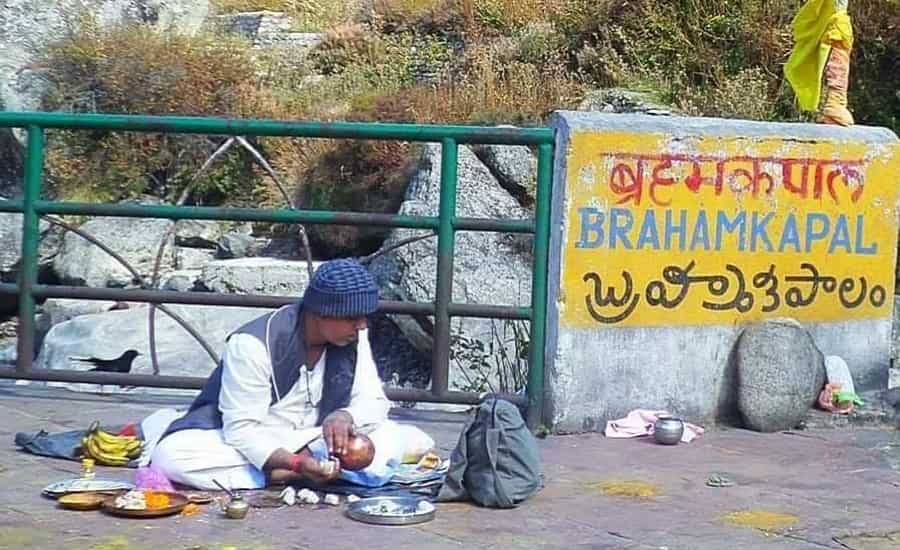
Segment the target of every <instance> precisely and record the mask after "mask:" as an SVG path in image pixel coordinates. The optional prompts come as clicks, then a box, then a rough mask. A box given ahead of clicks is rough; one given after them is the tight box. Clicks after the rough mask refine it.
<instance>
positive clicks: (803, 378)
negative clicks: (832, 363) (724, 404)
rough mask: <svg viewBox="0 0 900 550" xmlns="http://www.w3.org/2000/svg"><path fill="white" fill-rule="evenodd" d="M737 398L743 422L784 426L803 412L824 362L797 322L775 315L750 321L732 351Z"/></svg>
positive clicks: (768, 428)
mask: <svg viewBox="0 0 900 550" xmlns="http://www.w3.org/2000/svg"><path fill="white" fill-rule="evenodd" d="M735 351H736V353H735V358H736V361H737V401H738V410H739V412H740V414H741V417H742V418H743V420H744V423H745V425H746V426H747V427H748V428H750V429H753V430H756V431H760V432H775V431H780V430H789V429H791V428H794V427H796V426H797V424H798V423H799V422H800V421H801V420H802V419H803V418H804V416H806V414H807V413H808V412H809V409H810V407H812V405H813V404H814V402H815V401H816V397H817V396H818V394H819V392H820V391H821V390H822V388H823V387H824V386H825V360H824V356H823V355H822V353H821V352H820V351H819V349H818V348H817V347H816V344H815V342H814V341H813V339H812V336H810V334H809V332H807V331H806V329H804V328H803V327H802V326H801V325H800V324H799V323H797V322H796V321H793V320H790V319H775V320H769V321H765V322H762V323H759V324H755V325H751V326H749V327H748V328H746V329H745V330H744V331H743V333H742V334H741V336H740V338H739V340H738V342H737V349H736V350H735Z"/></svg>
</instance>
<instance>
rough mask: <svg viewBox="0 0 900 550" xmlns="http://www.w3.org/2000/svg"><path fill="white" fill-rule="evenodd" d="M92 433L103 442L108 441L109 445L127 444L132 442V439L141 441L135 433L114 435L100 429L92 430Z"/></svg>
mask: <svg viewBox="0 0 900 550" xmlns="http://www.w3.org/2000/svg"><path fill="white" fill-rule="evenodd" d="M91 435H93V436H94V437H96V438H97V439H99V440H100V441H102V442H103V443H107V444H109V445H125V444H128V443H131V442H132V441H140V440H139V439H138V438H136V437H134V436H133V435H114V434H111V433H109V432H107V431H104V430H100V429H97V430H94V431H93V432H91Z"/></svg>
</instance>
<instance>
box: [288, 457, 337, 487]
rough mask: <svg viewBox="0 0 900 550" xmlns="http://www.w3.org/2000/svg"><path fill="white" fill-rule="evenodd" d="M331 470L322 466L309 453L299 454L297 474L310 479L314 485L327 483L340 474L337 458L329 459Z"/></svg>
mask: <svg viewBox="0 0 900 550" xmlns="http://www.w3.org/2000/svg"><path fill="white" fill-rule="evenodd" d="M331 465H332V468H331V470H330V471H329V470H326V469H325V468H323V466H322V464H321V463H320V462H319V461H318V460H316V459H315V458H313V457H311V456H309V455H305V456H304V455H301V458H300V464H299V468H298V469H297V470H296V472H297V473H298V474H300V475H301V476H303V477H304V478H306V479H308V480H310V481H312V482H313V483H315V484H316V485H327V484H329V483H331V482H332V481H334V480H336V479H337V478H339V477H340V476H341V463H340V461H338V460H332V461H331Z"/></svg>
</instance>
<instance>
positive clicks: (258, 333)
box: [160, 303, 356, 439]
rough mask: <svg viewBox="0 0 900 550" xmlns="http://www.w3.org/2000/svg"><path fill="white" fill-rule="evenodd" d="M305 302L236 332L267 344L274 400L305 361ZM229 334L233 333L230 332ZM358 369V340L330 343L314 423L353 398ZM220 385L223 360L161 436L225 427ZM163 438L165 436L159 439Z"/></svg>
mask: <svg viewBox="0 0 900 550" xmlns="http://www.w3.org/2000/svg"><path fill="white" fill-rule="evenodd" d="M302 313H303V304H302V303H297V304H293V305H289V306H284V307H282V308H280V309H278V310H276V311H273V312H271V313H268V314H266V315H263V316H262V317H259V318H258V319H254V320H253V321H250V322H249V323H247V324H245V325H244V326H242V327H241V328H239V329H237V330H236V331H234V332H233V333H232V334H249V335H251V336H253V337H255V338H257V339H258V340H259V341H260V342H262V343H263V344H264V345H266V349H267V350H268V352H269V360H270V361H271V364H272V371H273V375H274V376H273V378H274V384H272V391H271V395H272V400H271V403H272V404H274V403H276V402H277V401H279V400H280V399H281V398H282V397H284V396H285V395H287V394H288V393H289V392H290V391H291V389H292V388H293V387H294V384H296V383H297V380H298V379H299V378H300V368H301V365H303V364H305V362H306V345H305V342H304V338H305V336H304V335H305V332H304V325H303V314H302ZM229 337H230V336H229ZM355 373H356V343H353V344H350V345H347V346H332V345H328V346H327V347H326V356H325V376H324V379H323V381H322V400H321V401H320V402H319V416H318V420H317V422H316V425H321V424H322V422H323V421H324V420H325V417H326V416H328V415H329V414H331V413H332V412H334V411H335V410H337V409H340V408H342V407H346V406H347V405H348V404H349V403H350V393H351V391H352V389H353V378H354V375H355ZM221 388H222V364H221V362H220V363H219V366H218V367H216V369H215V370H214V371H213V372H212V374H210V376H209V379H208V380H207V381H206V383H205V384H204V385H203V389H202V390H201V391H200V395H198V396H197V398H196V399H195V400H194V402H193V403H192V404H191V407H190V409H188V412H187V413H186V414H185V415H184V416H183V417H181V418H179V419H177V420H175V421H174V422H172V424H170V425H169V427H168V428H167V429H166V431H165V433H164V434H163V436H162V437H166V436H167V435H169V434H172V433H175V432H177V431H181V430H192V429H201V430H213V429H219V428H221V427H222V413H221V412H220V411H219V391H220V390H221ZM160 439H161V438H160Z"/></svg>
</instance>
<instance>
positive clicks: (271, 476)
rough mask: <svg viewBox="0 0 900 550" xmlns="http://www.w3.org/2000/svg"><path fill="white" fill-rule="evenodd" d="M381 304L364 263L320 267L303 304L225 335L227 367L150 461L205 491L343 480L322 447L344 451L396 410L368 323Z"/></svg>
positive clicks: (223, 364)
mask: <svg viewBox="0 0 900 550" xmlns="http://www.w3.org/2000/svg"><path fill="white" fill-rule="evenodd" d="M377 305H378V288H377V287H376V286H375V283H374V281H373V279H372V277H371V275H369V273H368V271H366V269H365V268H364V267H363V266H362V265H360V264H359V263H357V262H355V261H352V260H333V261H330V262H326V263H324V264H323V265H321V266H320V267H319V269H318V270H317V271H316V273H315V275H314V277H313V279H312V281H310V284H309V286H308V287H307V289H306V292H305V293H304V295H303V299H302V301H300V302H299V303H297V304H292V305H287V306H284V307H282V308H280V309H278V310H276V311H274V312H272V313H268V314H266V315H263V316H262V317H260V318H258V319H256V320H254V321H251V322H249V323H247V324H246V325H244V326H243V327H241V328H239V329H238V330H236V331H235V332H234V333H232V334H231V335H230V336H229V337H228V341H227V344H226V348H225V352H224V354H223V356H222V361H221V364H220V365H219V367H218V368H216V369H215V370H214V371H213V373H212V374H211V375H210V378H209V380H208V381H207V382H206V384H205V385H204V387H203V390H202V391H201V393H200V395H199V396H198V397H197V398H196V400H195V401H194V403H193V404H192V405H191V407H190V409H189V410H188V412H187V413H186V414H185V415H184V416H182V417H181V418H178V419H177V420H175V421H174V422H172V423H171V424H170V425H169V427H168V428H167V429H166V430H165V433H164V434H163V435H162V437H161V439H160V440H159V442H158V443H157V445H156V447H155V449H154V450H153V453H152V455H151V458H150V460H151V463H152V464H153V465H154V466H155V467H156V468H158V469H159V470H161V471H162V472H163V473H164V474H165V475H166V476H167V477H168V478H169V479H170V480H172V481H174V482H177V483H181V484H184V485H189V486H192V487H196V488H200V489H215V488H216V484H215V482H214V481H213V480H216V481H218V482H219V483H221V484H223V485H225V486H226V487H229V488H233V489H255V488H261V487H264V486H266V485H267V484H281V483H291V482H294V481H311V482H313V483H316V484H324V483H328V482H331V481H333V480H335V479H337V478H338V477H339V475H340V473H341V471H340V466H339V462H338V464H337V465H336V467H328V466H329V464H335V463H334V462H331V463H329V462H328V461H327V460H325V461H322V460H319V459H320V458H325V454H326V453H325V445H327V453H328V455H332V456H337V457H340V456H341V454H343V452H344V450H345V447H346V446H347V445H348V441H349V440H350V438H351V437H352V436H353V434H354V426H357V427H359V426H378V425H381V424H382V423H383V422H384V421H385V420H386V419H387V414H388V410H389V409H390V402H389V401H388V400H387V398H386V397H385V394H384V391H383V390H382V386H381V380H380V379H379V377H378V372H377V370H376V368H375V362H374V360H373V357H372V351H371V349H370V347H369V342H368V336H367V330H366V316H367V315H368V314H370V313H372V312H374V311H375V309H376V307H377ZM323 439H324V441H323ZM315 445H319V446H320V447H321V449H322V452H321V453H318V456H316V453H314V452H313V450H312V449H313V447H314V446H315ZM376 446H377V445H376Z"/></svg>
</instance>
